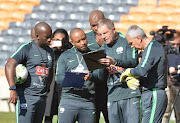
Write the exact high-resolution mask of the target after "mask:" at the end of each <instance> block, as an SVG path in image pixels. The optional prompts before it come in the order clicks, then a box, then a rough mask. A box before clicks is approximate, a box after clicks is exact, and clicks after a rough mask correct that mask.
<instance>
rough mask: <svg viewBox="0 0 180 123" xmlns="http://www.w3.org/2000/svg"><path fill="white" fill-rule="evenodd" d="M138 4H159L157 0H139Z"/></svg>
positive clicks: (154, 5)
mask: <svg viewBox="0 0 180 123" xmlns="http://www.w3.org/2000/svg"><path fill="white" fill-rule="evenodd" d="M138 6H146V7H147V6H153V7H156V6H157V0H139V3H138Z"/></svg>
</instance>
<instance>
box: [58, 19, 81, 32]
mask: <svg viewBox="0 0 180 123" xmlns="http://www.w3.org/2000/svg"><path fill="white" fill-rule="evenodd" d="M77 22H79V21H77V20H65V21H63V22H62V26H61V27H60V24H59V26H58V28H64V29H66V30H71V29H73V28H75V27H76V24H77ZM57 24H58V23H56V26H57Z"/></svg>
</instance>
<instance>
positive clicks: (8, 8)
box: [0, 0, 138, 66]
mask: <svg viewBox="0 0 180 123" xmlns="http://www.w3.org/2000/svg"><path fill="white" fill-rule="evenodd" d="M0 3H1V4H0V14H1V15H2V16H1V19H0V30H2V31H1V34H0V37H1V38H0V44H2V45H1V46H3V48H2V49H1V51H2V50H3V49H4V50H3V53H4V52H5V53H4V54H6V56H7V54H8V55H9V56H10V54H12V53H13V52H14V51H15V49H16V48H17V47H18V46H19V45H20V44H21V43H24V42H27V41H29V40H30V29H31V28H32V27H33V26H34V25H35V24H36V23H38V22H39V21H46V22H47V23H48V24H49V25H51V26H52V28H53V30H55V29H56V28H64V29H66V30H67V31H70V30H71V29H72V28H74V27H79V28H82V29H84V30H90V26H89V16H88V15H89V13H90V12H91V11H93V10H95V9H99V10H102V11H103V12H104V13H105V16H106V17H108V18H110V19H112V20H113V21H115V22H119V21H120V16H121V15H123V14H128V13H129V8H131V7H133V6H136V5H138V0H41V1H40V0H0ZM5 42H6V43H5ZM8 44H13V45H11V47H13V48H10V49H11V50H9V51H8V48H9V47H7V46H8ZM5 58H6V59H4V57H3V59H2V58H0V61H4V63H5V61H6V60H7V58H8V57H5ZM0 66H4V64H1V65H0Z"/></svg>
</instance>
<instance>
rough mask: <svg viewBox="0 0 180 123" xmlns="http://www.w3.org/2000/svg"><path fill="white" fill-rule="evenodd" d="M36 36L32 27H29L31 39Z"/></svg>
mask: <svg viewBox="0 0 180 123" xmlns="http://www.w3.org/2000/svg"><path fill="white" fill-rule="evenodd" d="M35 38H36V34H35V30H34V27H33V28H31V40H34V39H35Z"/></svg>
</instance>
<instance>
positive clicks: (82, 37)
mask: <svg viewBox="0 0 180 123" xmlns="http://www.w3.org/2000/svg"><path fill="white" fill-rule="evenodd" d="M70 38H71V43H72V45H74V46H75V47H76V48H77V49H78V50H79V51H82V52H84V51H86V50H87V39H86V34H85V33H84V31H83V30H82V29H80V28H74V29H72V30H71V32H70Z"/></svg>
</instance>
